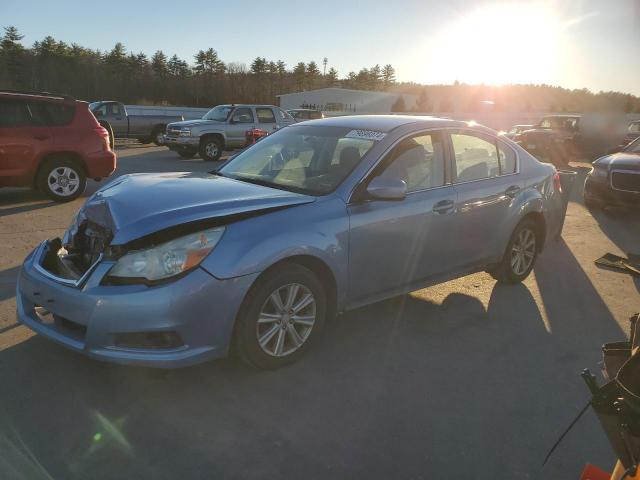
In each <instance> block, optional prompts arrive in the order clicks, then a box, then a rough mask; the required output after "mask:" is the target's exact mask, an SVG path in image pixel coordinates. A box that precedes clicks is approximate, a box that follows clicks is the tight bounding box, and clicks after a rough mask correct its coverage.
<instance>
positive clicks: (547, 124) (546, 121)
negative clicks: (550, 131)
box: [540, 118, 551, 128]
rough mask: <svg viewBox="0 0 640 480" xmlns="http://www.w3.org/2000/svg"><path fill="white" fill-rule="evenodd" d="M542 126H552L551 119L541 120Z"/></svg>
mask: <svg viewBox="0 0 640 480" xmlns="http://www.w3.org/2000/svg"><path fill="white" fill-rule="evenodd" d="M540 126H541V127H542V128H551V120H549V119H548V118H545V119H543V120H542V121H541V122H540Z"/></svg>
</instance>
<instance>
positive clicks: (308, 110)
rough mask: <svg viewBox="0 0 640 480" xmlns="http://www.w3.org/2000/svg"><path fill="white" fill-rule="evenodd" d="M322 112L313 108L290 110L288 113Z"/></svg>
mask: <svg viewBox="0 0 640 480" xmlns="http://www.w3.org/2000/svg"><path fill="white" fill-rule="evenodd" d="M321 111H322V110H315V109H313V108H290V109H289V110H287V112H321Z"/></svg>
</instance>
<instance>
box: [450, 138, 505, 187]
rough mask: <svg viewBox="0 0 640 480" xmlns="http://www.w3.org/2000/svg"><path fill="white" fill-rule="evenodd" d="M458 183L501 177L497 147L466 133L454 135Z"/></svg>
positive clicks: (452, 139)
mask: <svg viewBox="0 0 640 480" xmlns="http://www.w3.org/2000/svg"><path fill="white" fill-rule="evenodd" d="M451 143H452V144H453V153H454V154H455V159H456V161H455V167H456V182H457V183H460V182H470V181H472V180H480V179H483V178H491V177H497V176H498V175H500V164H499V162H498V153H497V150H496V145H495V144H494V143H492V142H491V141H489V140H485V139H483V138H480V137H476V136H474V135H470V134H466V133H452V134H451Z"/></svg>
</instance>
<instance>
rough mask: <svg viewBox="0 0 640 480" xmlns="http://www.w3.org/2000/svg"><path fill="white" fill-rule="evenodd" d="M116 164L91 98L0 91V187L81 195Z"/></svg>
mask: <svg viewBox="0 0 640 480" xmlns="http://www.w3.org/2000/svg"><path fill="white" fill-rule="evenodd" d="M115 169H116V155H115V153H114V152H113V151H112V149H111V147H110V141H109V133H108V132H107V130H105V129H104V128H103V127H101V126H100V125H99V124H98V121H97V120H96V119H95V117H94V116H93V115H92V114H91V112H90V111H89V108H88V104H87V103H86V102H80V101H77V100H74V99H73V98H71V97H67V96H59V95H52V94H49V93H41V92H16V91H0V187H32V188H35V189H37V190H39V191H41V192H42V193H43V194H45V195H47V196H48V197H49V198H51V199H52V200H55V201H58V202H68V201H71V200H74V199H75V198H77V197H79V196H80V195H81V194H82V193H83V192H84V189H85V186H86V182H87V178H93V179H95V180H100V179H102V178H104V177H108V176H109V175H111V174H112V173H113V172H114V171H115Z"/></svg>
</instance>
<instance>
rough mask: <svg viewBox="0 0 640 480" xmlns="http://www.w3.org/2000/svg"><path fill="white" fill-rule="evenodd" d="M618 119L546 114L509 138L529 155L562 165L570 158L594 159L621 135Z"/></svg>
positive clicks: (617, 140) (619, 120) (620, 137)
mask: <svg viewBox="0 0 640 480" xmlns="http://www.w3.org/2000/svg"><path fill="white" fill-rule="evenodd" d="M622 119H623V117H621V116H619V115H613V116H611V115H604V114H602V115H586V116H583V115H547V116H546V117H543V118H542V120H541V121H540V123H539V124H537V125H534V126H533V127H532V128H530V129H528V130H525V131H523V132H522V133H519V134H517V135H515V136H514V138H513V140H514V141H516V142H518V143H519V144H521V145H522V146H523V147H524V148H525V149H526V150H527V151H529V152H530V153H532V154H533V155H535V156H537V157H539V158H543V159H545V160H547V161H550V162H551V163H553V164H555V165H561V166H564V165H566V164H567V162H569V161H571V160H574V159H583V160H584V159H586V160H593V159H596V158H598V157H600V156H602V155H603V154H605V153H607V152H608V151H609V150H610V149H611V148H612V147H613V146H615V145H618V144H619V143H620V142H621V141H622V137H623V136H624V135H623V133H622V131H621V124H620V122H621V121H622ZM624 126H626V125H624ZM624 126H623V127H624Z"/></svg>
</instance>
